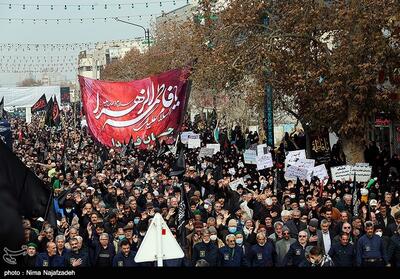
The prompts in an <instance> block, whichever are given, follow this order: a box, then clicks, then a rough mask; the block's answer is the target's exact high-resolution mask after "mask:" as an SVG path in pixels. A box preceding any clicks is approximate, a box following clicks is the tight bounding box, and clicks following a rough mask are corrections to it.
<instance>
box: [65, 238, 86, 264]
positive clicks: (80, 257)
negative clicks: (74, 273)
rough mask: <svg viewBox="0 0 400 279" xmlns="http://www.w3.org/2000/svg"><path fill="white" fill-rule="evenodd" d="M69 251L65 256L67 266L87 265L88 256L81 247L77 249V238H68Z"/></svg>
mask: <svg viewBox="0 0 400 279" xmlns="http://www.w3.org/2000/svg"><path fill="white" fill-rule="evenodd" d="M69 245H70V247H71V251H70V252H69V253H68V254H67V255H66V256H65V262H66V266H68V267H88V266H89V257H88V255H87V254H86V253H84V252H83V251H82V250H81V249H79V241H78V239H77V238H75V237H74V238H71V239H70V240H69Z"/></svg>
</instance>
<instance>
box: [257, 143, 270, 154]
mask: <svg viewBox="0 0 400 279" xmlns="http://www.w3.org/2000/svg"><path fill="white" fill-rule="evenodd" d="M267 153H268V146H267V144H266V143H264V144H259V145H257V156H261V155H264V154H267Z"/></svg>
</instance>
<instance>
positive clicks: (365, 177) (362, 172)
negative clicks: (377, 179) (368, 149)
mask: <svg viewBox="0 0 400 279" xmlns="http://www.w3.org/2000/svg"><path fill="white" fill-rule="evenodd" d="M354 172H355V173H356V180H357V182H368V181H369V180H370V179H371V172H372V167H371V166H369V165H357V164H356V165H355V166H354V167H353V169H352V170H351V173H352V178H353V177H354Z"/></svg>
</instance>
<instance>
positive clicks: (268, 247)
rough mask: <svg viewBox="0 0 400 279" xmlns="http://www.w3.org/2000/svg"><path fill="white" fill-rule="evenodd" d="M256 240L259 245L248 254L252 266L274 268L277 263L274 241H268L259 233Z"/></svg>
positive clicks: (254, 246)
mask: <svg viewBox="0 0 400 279" xmlns="http://www.w3.org/2000/svg"><path fill="white" fill-rule="evenodd" d="M256 240H257V244H255V245H253V246H252V247H251V248H250V251H249V252H248V259H249V264H250V266H253V267H266V266H274V264H275V262H276V251H275V246H274V244H273V241H272V240H268V239H267V237H266V235H265V234H264V233H258V234H257V237H256Z"/></svg>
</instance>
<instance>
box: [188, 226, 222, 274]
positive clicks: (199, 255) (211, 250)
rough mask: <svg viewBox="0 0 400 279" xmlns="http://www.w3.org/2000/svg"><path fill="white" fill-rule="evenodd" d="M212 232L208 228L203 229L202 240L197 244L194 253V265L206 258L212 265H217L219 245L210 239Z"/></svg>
mask: <svg viewBox="0 0 400 279" xmlns="http://www.w3.org/2000/svg"><path fill="white" fill-rule="evenodd" d="M210 236H211V233H210V231H209V230H208V229H202V231H201V238H202V241H201V242H199V243H197V244H195V245H194V248H193V254H192V265H193V266H194V265H195V264H196V262H197V261H198V260H201V259H203V260H206V261H207V262H208V263H209V265H210V266H216V265H217V260H218V247H217V245H216V244H215V242H214V241H211V239H210Z"/></svg>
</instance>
